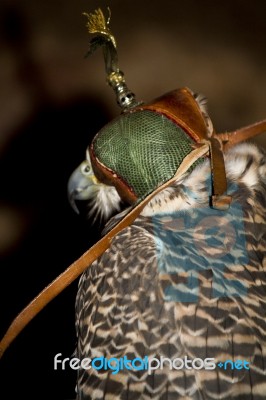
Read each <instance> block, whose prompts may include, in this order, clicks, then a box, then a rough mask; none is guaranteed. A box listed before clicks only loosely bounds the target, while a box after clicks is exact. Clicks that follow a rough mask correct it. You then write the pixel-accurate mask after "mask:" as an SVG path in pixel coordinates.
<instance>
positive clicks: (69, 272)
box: [0, 143, 209, 358]
mask: <svg viewBox="0 0 266 400" xmlns="http://www.w3.org/2000/svg"><path fill="white" fill-rule="evenodd" d="M208 151H209V144H208V143H204V144H202V145H201V146H200V147H199V148H196V149H195V150H193V151H191V152H190V153H189V154H188V155H187V156H186V157H185V158H184V160H183V161H182V163H181V165H180V166H179V168H178V170H177V171H176V173H175V175H174V176H173V177H172V178H171V179H170V180H168V181H167V182H165V183H164V184H163V185H162V186H160V187H158V188H157V189H156V190H154V191H153V192H152V193H151V194H150V195H148V196H147V197H146V198H145V199H144V200H143V201H142V202H140V203H139V204H138V205H137V206H136V207H134V208H133V209H132V210H131V211H130V212H129V213H128V214H127V215H126V216H125V217H124V218H123V219H122V220H121V221H120V222H118V223H117V225H115V227H114V228H113V229H112V230H111V231H110V232H108V233H107V234H106V235H105V236H103V238H101V239H100V240H99V241H98V242H97V243H96V244H95V245H93V246H92V247H91V248H90V249H89V250H87V251H86V252H85V253H84V254H83V255H82V256H81V257H80V258H79V259H77V260H76V261H74V262H73V264H71V265H70V266H69V267H68V268H67V269H66V270H65V271H64V272H63V273H62V274H60V275H59V276H58V277H57V278H56V279H55V280H54V281H52V282H51V283H50V284H49V285H48V286H46V287H45V288H44V290H43V291H42V292H41V293H39V294H38V295H37V296H36V297H35V298H34V299H33V300H32V301H31V302H30V303H29V304H28V305H27V306H26V307H25V308H24V309H23V310H22V311H21V313H20V314H18V316H17V317H16V318H15V319H14V320H13V322H12V323H11V325H10V327H9V328H8V330H7V332H6V334H5V335H4V337H3V339H2V340H1V342H0V358H1V357H2V355H3V354H4V352H5V350H6V349H7V348H8V346H9V345H10V344H11V343H12V342H13V340H14V339H15V338H16V337H17V336H18V334H19V333H20V332H21V331H22V330H23V329H24V328H25V326H26V325H27V324H28V323H29V322H30V321H31V320H32V319H33V318H34V317H35V316H36V315H37V314H38V313H39V312H40V311H41V310H42V309H43V308H44V307H45V306H46V305H47V304H48V303H49V302H50V301H51V300H53V299H54V298H55V297H56V296H57V295H58V294H59V293H61V292H62V291H63V290H64V289H65V288H66V287H67V286H69V285H70V284H71V283H72V282H73V281H74V280H75V279H76V278H77V277H78V276H79V275H81V273H82V272H83V271H85V269H86V268H88V267H89V266H90V265H91V264H92V263H93V262H94V261H95V260H96V259H97V258H98V257H100V256H101V255H102V254H103V253H104V252H105V250H107V249H108V247H110V245H111V242H112V239H113V238H114V237H115V236H116V235H117V234H118V233H119V232H121V231H122V229H124V228H126V227H127V226H129V225H130V224H131V223H132V222H133V221H134V220H135V219H136V218H137V217H138V216H139V214H140V213H141V211H142V210H143V208H144V207H145V206H146V205H147V204H148V203H149V202H150V200H151V199H152V198H153V197H154V196H156V195H157V194H158V193H159V192H160V191H162V190H163V189H165V188H167V187H168V186H170V185H171V184H172V183H173V182H174V181H176V179H178V178H179V177H181V176H182V175H183V174H184V173H185V172H186V171H187V170H188V168H189V167H190V166H191V165H192V164H193V163H194V162H195V161H196V160H197V159H198V158H199V157H202V156H204V155H206V154H207V153H208Z"/></svg>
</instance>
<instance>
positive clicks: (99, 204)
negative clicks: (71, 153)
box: [68, 150, 122, 220]
mask: <svg viewBox="0 0 266 400" xmlns="http://www.w3.org/2000/svg"><path fill="white" fill-rule="evenodd" d="M68 199H69V202H70V204H71V206H72V208H73V209H74V211H76V212H77V213H79V209H78V207H77V201H82V200H83V201H86V202H87V203H88V205H89V212H88V216H89V217H91V216H94V220H95V219H96V218H100V219H101V220H107V219H109V217H110V216H111V215H112V214H113V213H114V212H118V211H120V209H121V204H122V202H121V198H120V196H119V195H118V193H117V191H116V189H115V187H114V186H111V185H106V184H104V183H102V182H100V181H99V180H98V179H97V178H96V176H95V174H94V172H93V169H92V165H91V159H90V154H89V151H88V150H87V151H86V160H84V161H83V162H82V163H81V164H80V165H79V166H78V167H77V168H76V169H75V170H74V171H73V173H72V174H71V176H70V178H69V181H68Z"/></svg>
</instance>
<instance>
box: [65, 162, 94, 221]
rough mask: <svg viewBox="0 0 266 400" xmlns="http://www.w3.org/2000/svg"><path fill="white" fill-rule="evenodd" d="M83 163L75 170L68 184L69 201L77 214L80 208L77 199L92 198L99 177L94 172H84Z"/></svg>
mask: <svg viewBox="0 0 266 400" xmlns="http://www.w3.org/2000/svg"><path fill="white" fill-rule="evenodd" d="M82 165H83V163H82V164H81V165H80V166H79V167H78V168H76V169H75V170H74V171H73V173H72V174H71V176H70V178H69V181H68V185H67V192H68V200H69V203H70V205H71V207H72V208H73V209H74V211H75V212H76V213H77V214H79V210H78V207H77V205H76V201H77V200H89V199H91V198H92V196H93V193H94V192H95V185H96V184H97V179H96V177H95V176H94V175H93V174H90V175H84V173H82Z"/></svg>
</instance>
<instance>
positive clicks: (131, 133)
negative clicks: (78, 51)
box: [84, 9, 230, 209]
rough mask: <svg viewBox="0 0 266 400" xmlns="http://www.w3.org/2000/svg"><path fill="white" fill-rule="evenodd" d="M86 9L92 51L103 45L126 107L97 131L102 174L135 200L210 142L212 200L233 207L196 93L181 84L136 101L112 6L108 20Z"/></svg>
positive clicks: (110, 76)
mask: <svg viewBox="0 0 266 400" xmlns="http://www.w3.org/2000/svg"><path fill="white" fill-rule="evenodd" d="M84 15H85V16H87V18H88V21H87V25H86V26H87V28H88V31H89V33H91V34H95V36H94V37H93V38H92V40H91V41H90V49H89V52H88V55H89V54H91V53H93V52H94V51H95V50H96V49H97V48H99V47H102V48H103V54H104V60H105V67H106V73H107V82H108V84H109V85H110V86H111V87H112V88H113V90H114V91H115V94H116V99H117V103H118V104H119V106H120V107H121V108H122V113H121V115H120V116H119V117H117V118H116V119H114V120H113V121H111V122H110V123H108V124H107V125H105V126H104V127H103V128H102V129H101V130H100V131H99V132H98V134H97V135H96V136H95V137H94V139H93V141H92V143H91V146H90V148H89V153H90V159H91V163H92V168H93V171H94V173H95V176H96V177H97V179H98V180H99V181H100V182H103V183H105V184H109V185H112V186H115V188H116V190H117V192H118V193H119V195H120V196H121V198H122V199H123V200H125V201H126V202H128V203H129V204H136V203H138V202H139V201H141V200H142V199H143V198H145V197H146V196H147V195H148V194H149V193H151V192H152V191H153V190H154V189H156V188H157V187H159V186H160V185H162V184H163V183H164V182H166V181H167V180H169V179H170V178H171V177H173V176H174V174H175V172H176V171H177V169H178V167H179V165H180V164H181V163H182V161H183V160H184V158H185V157H186V156H187V155H188V154H189V153H190V152H191V151H192V150H193V149H195V148H196V147H198V146H201V145H203V144H206V142H207V143H208V144H209V147H210V156H211V161H212V162H211V165H212V179H213V196H212V199H211V205H212V206H213V207H216V208H221V209H226V208H228V207H229V204H230V197H229V196H227V195H226V188H227V187H226V176H225V168H224V161H223V154H222V143H221V141H220V140H219V139H218V138H217V137H216V135H215V132H214V131H213V127H212V123H211V122H210V119H209V118H208V117H207V115H206V114H205V112H204V109H203V107H200V104H199V101H198V100H197V98H196V95H194V94H193V92H192V91H191V90H190V89H188V88H181V89H177V90H173V91H171V92H169V93H167V94H165V95H163V96H161V97H159V98H157V99H155V100H154V101H152V102H150V103H148V104H144V103H143V102H137V101H136V98H135V95H134V94H133V92H132V91H131V90H129V89H128V87H127V85H126V83H125V79H124V74H123V72H122V71H121V70H120V69H119V67H118V57H117V50H116V41H115V38H114V36H113V34H112V32H111V31H110V29H109V22H110V11H109V17H108V19H107V21H106V20H105V17H104V15H103V13H102V11H101V10H100V9H98V10H96V11H95V12H94V13H90V14H87V13H84ZM202 160H203V159H202V158H201V159H199V160H197V161H196V162H195V163H194V164H193V165H192V167H190V170H191V169H193V168H194V167H195V166H196V165H197V164H198V163H199V162H201V161H202Z"/></svg>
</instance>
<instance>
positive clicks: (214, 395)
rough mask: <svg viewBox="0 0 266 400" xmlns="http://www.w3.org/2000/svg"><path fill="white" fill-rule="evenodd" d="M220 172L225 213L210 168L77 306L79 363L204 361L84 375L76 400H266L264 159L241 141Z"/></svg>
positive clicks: (182, 185)
mask: <svg viewBox="0 0 266 400" xmlns="http://www.w3.org/2000/svg"><path fill="white" fill-rule="evenodd" d="M225 165H226V172H227V180H228V194H229V195H230V196H232V204H231V207H230V209H229V210H227V211H220V210H214V209H213V208H211V207H210V206H209V197H210V194H211V193H210V190H211V176H210V166H209V160H205V161H204V162H203V163H202V164H201V165H199V166H197V167H196V168H195V169H194V170H193V171H192V173H191V174H190V175H186V176H184V177H183V178H182V179H180V180H179V181H177V182H176V183H175V185H173V186H172V187H171V188H168V189H166V190H165V191H164V192H162V193H160V194H159V195H158V196H157V197H156V198H155V199H154V200H152V202H151V203H150V204H149V205H148V206H147V207H146V209H145V210H144V212H143V213H142V215H141V216H140V217H139V218H138V219H137V220H136V221H135V222H134V223H133V224H132V225H131V226H129V227H127V228H126V229H124V230H123V231H122V232H121V233H119V234H118V235H117V236H116V237H115V238H114V240H113V242H112V245H111V247H110V248H109V249H108V250H107V251H106V252H105V253H104V254H103V255H102V256H101V257H100V258H99V259H98V260H97V261H96V262H94V263H93V264H92V266H91V267H90V268H88V269H87V270H86V271H85V272H84V273H83V275H82V276H81V278H80V282H79V290H78V294H77V299H76V329H77V337H78V343H77V349H76V357H77V358H79V359H80V360H82V359H84V358H90V359H94V358H97V357H98V358H99V357H105V358H106V359H110V358H115V359H120V358H123V357H124V356H127V359H131V360H132V359H134V358H139V359H144V358H145V357H148V358H149V359H152V358H157V359H160V357H164V358H167V359H169V360H174V359H179V360H181V361H179V364H180V362H182V360H185V359H187V360H195V359H197V360H196V361H194V364H193V368H186V367H183V368H179V367H178V368H171V364H170V362H167V361H165V363H164V365H163V367H162V368H158V369H153V370H151V371H148V370H147V369H138V370H137V369H133V368H132V369H127V368H121V370H120V371H119V372H118V373H113V372H114V371H112V370H111V369H104V368H101V369H100V370H97V369H95V368H91V369H88V370H85V369H80V370H79V371H78V379H77V398H78V399H79V400H88V399H106V400H107V399H108V400H111V399H114V400H125V399H129V400H134V399H143V400H146V399H153V400H179V399H180V400H181V399H182V400H217V399H219V400H221V399H227V400H228V399H233V400H262V399H265V396H266V157H265V154H264V152H263V151H262V150H261V149H259V148H258V147H256V146H255V145H253V144H250V143H243V144H240V145H238V146H235V147H234V148H232V149H231V150H229V151H228V152H227V153H226V154H225ZM206 359H214V362H215V368H213V369H207V368H205V367H204V368H203V367H202V364H201V360H206ZM228 360H230V362H229V361H228ZM237 361H239V363H237ZM244 363H245V364H244ZM219 365H220V366H219ZM190 366H191V364H190ZM232 366H233V367H232ZM237 366H238V367H237ZM239 366H241V368H240V367H239Z"/></svg>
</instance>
